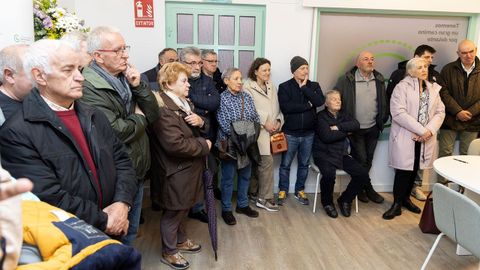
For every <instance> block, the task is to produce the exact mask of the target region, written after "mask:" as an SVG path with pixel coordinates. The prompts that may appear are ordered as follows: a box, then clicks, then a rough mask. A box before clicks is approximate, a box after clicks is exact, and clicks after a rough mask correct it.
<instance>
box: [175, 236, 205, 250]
mask: <svg viewBox="0 0 480 270" xmlns="http://www.w3.org/2000/svg"><path fill="white" fill-rule="evenodd" d="M177 248H178V250H180V251H181V252H184V253H197V252H200V250H201V249H202V246H201V245H199V244H197V243H195V242H193V241H192V240H191V239H187V241H185V242H183V243H180V244H177Z"/></svg>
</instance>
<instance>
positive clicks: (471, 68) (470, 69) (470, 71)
mask: <svg viewBox="0 0 480 270" xmlns="http://www.w3.org/2000/svg"><path fill="white" fill-rule="evenodd" d="M460 64H462V68H463V70H465V72H466V73H467V74H470V73H472V71H473V69H474V68H475V61H474V62H473V65H472V66H471V67H470V68H469V69H467V68H466V67H465V66H464V65H463V63H462V62H460Z"/></svg>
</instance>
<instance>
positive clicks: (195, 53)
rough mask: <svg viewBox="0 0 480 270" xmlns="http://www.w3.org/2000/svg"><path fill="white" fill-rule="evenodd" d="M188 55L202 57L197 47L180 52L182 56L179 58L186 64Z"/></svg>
mask: <svg viewBox="0 0 480 270" xmlns="http://www.w3.org/2000/svg"><path fill="white" fill-rule="evenodd" d="M187 54H193V55H196V56H201V55H202V52H201V51H200V49H199V48H197V47H193V46H191V47H185V48H183V49H181V50H180V54H179V55H178V57H179V58H180V61H181V62H185V56H186V55H187Z"/></svg>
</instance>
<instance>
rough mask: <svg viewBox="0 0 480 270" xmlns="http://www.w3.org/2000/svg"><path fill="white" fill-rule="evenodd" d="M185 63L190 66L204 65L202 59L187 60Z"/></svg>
mask: <svg viewBox="0 0 480 270" xmlns="http://www.w3.org/2000/svg"><path fill="white" fill-rule="evenodd" d="M185 64H187V65H189V66H201V65H203V62H202V61H200V62H195V61H193V62H185Z"/></svg>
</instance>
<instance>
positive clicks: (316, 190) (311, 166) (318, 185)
mask: <svg viewBox="0 0 480 270" xmlns="http://www.w3.org/2000/svg"><path fill="white" fill-rule="evenodd" d="M309 167H310V169H311V170H312V171H313V172H315V173H316V174H317V182H316V184H315V198H314V200H313V213H315V211H316V209H317V196H318V193H319V192H320V190H319V189H320V176H321V173H320V169H318V167H317V165H315V163H314V162H313V158H311V159H310V164H309ZM335 175H336V180H338V179H339V176H347V175H348V173H347V172H345V171H344V170H337V171H336V173H335ZM355 213H358V198H357V196H355Z"/></svg>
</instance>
